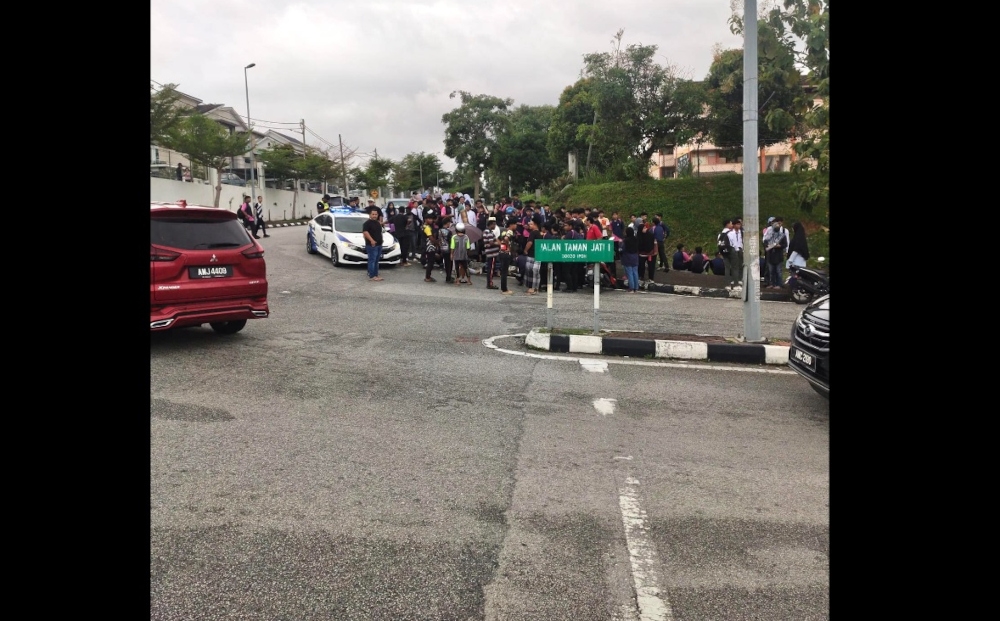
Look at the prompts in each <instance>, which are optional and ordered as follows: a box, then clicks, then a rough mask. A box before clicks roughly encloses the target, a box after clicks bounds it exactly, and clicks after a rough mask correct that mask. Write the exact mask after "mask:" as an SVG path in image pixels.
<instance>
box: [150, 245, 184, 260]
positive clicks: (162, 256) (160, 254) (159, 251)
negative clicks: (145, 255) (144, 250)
mask: <svg viewBox="0 0 1000 621" xmlns="http://www.w3.org/2000/svg"><path fill="white" fill-rule="evenodd" d="M179 256H181V255H180V253H179V252H174V251H172V250H165V249H163V248H157V247H156V246H154V245H152V244H150V245H149V260H150V261H173V260H174V259H176V258H177V257H179Z"/></svg>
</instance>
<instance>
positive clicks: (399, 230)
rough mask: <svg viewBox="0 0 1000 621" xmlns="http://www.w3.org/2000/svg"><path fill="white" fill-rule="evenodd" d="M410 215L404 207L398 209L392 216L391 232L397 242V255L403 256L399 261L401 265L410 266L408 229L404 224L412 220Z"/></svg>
mask: <svg viewBox="0 0 1000 621" xmlns="http://www.w3.org/2000/svg"><path fill="white" fill-rule="evenodd" d="M411 218H412V216H410V215H409V214H408V213H406V210H405V209H400V210H399V211H398V212H397V213H396V214H394V215H393V216H392V220H390V222H392V229H393V230H392V234H393V235H394V236H395V237H396V241H398V242H399V256H401V257H403V260H402V262H401V263H400V264H401V265H402V266H403V267H409V266H410V231H409V230H407V228H406V225H407V223H408V222H412V219H411Z"/></svg>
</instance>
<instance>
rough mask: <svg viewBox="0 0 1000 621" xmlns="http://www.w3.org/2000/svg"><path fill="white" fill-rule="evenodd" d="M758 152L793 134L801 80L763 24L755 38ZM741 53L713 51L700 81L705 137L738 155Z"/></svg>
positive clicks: (788, 52)
mask: <svg viewBox="0 0 1000 621" xmlns="http://www.w3.org/2000/svg"><path fill="white" fill-rule="evenodd" d="M757 48H758V51H757V58H758V70H757V85H758V86H757V103H758V119H759V120H760V121H761V122H759V123H758V129H757V136H758V147H762V146H767V145H772V144H777V143H779V142H782V141H785V140H787V139H788V138H789V137H790V136H791V135H793V133H794V130H795V127H796V125H797V122H798V120H799V119H800V118H801V114H800V110H799V102H800V101H801V98H802V95H803V93H804V91H803V88H802V76H801V74H800V73H799V71H798V69H797V68H796V67H795V55H794V50H793V49H792V48H791V46H789V45H787V43H786V42H784V41H782V40H781V39H779V38H778V34H777V32H776V31H775V30H774V28H773V27H771V26H770V24H768V23H766V22H759V23H758V35H757ZM743 83H744V77H743V50H742V49H731V50H723V51H717V52H716V54H715V56H714V59H713V61H712V66H711V68H710V69H709V72H708V76H707V77H706V78H705V89H706V103H707V104H708V106H709V115H708V118H707V125H708V127H707V130H708V132H707V133H708V136H709V138H710V139H711V140H712V142H713V143H715V144H716V146H719V147H722V148H724V149H732V150H734V151H739V150H740V149H741V148H742V146H743V95H744V91H743Z"/></svg>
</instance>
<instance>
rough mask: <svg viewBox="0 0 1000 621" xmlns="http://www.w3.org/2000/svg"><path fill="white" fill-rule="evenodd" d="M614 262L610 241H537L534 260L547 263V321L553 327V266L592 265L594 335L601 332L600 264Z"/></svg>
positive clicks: (612, 246) (613, 251) (613, 246)
mask: <svg viewBox="0 0 1000 621" xmlns="http://www.w3.org/2000/svg"><path fill="white" fill-rule="evenodd" d="M614 260H615V244H614V242H613V241H611V240H610V239H596V240H570V239H539V240H538V241H537V242H536V246H535V261H537V262H539V263H548V264H549V274H548V278H549V292H548V294H549V296H548V309H547V311H546V312H547V321H548V324H549V325H548V327H549V328H551V327H552V291H553V288H554V287H553V280H554V276H553V270H554V266H553V265H552V264H553V263H586V264H589V263H591V262H593V263H594V334H599V333H600V309H601V263H600V262H601V261H614Z"/></svg>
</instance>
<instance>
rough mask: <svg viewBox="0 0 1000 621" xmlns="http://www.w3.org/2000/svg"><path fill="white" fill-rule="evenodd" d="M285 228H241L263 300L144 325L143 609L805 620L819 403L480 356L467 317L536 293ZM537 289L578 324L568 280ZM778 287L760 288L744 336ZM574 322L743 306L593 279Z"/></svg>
mask: <svg viewBox="0 0 1000 621" xmlns="http://www.w3.org/2000/svg"><path fill="white" fill-rule="evenodd" d="M305 234H306V233H305V227H289V228H283V229H276V230H274V231H273V232H272V234H271V237H270V238H269V239H263V240H261V241H262V243H263V244H264V247H265V248H266V251H267V252H266V259H267V262H268V278H269V281H270V295H269V298H270V304H271V310H272V316H271V317H270V318H268V319H264V320H252V321H250V322H249V323H248V325H247V327H246V328H245V329H244V330H243V331H242V332H240V333H239V334H237V335H234V336H231V337H219V336H217V335H215V334H214V333H213V332H212V331H211V330H210V329H209V328H208V327H207V326H206V327H204V328H195V329H190V330H181V331H177V332H174V333H167V334H161V335H152V336H151V338H150V366H151V395H150V397H151V408H150V416H151V452H150V466H151V468H150V475H151V490H152V493H151V503H150V504H151V524H152V531H151V532H152V534H151V542H150V568H151V592H150V595H151V608H150V618H151V619H154V620H166V619H178V620H179V619H185V620H187V619H226V620H230V619H232V620H237V619H239V620H258V619H259V620H268V621H273V620H278V619H287V620H306V619H309V620H312V619H316V620H319V619H403V620H410V619H413V620H418V619H419V620H423V619H427V620H430V619H454V620H461V621H466V620H470V619H489V620H500V619H505V620H506V619H510V620H515V619H539V620H558V619H567V620H569V619H572V620H573V621H585V620H591V619H593V620H598V619H622V620H625V619H635V620H638V619H643V620H646V619H649V620H652V619H674V620H683V621H696V620H709V619H713V620H726V621H730V620H743V619H746V620H749V619H761V620H764V619H767V620H774V621H783V620H787V621H793V620H794V621H804V620H812V619H827V618H828V617H829V505H828V493H829V435H828V434H829V406H828V402H827V401H826V400H825V399H823V398H821V397H820V396H818V395H817V394H816V393H814V392H813V391H812V389H810V387H809V385H808V383H807V382H806V381H805V380H804V379H802V378H800V377H798V376H797V375H794V374H789V373H787V372H784V371H783V370H781V369H777V370H775V369H770V372H762V368H759V367H752V368H750V367H738V366H728V365H711V364H704V365H689V368H685V365H682V364H674V365H663V364H657V363H654V362H651V361H624V360H609V359H606V358H601V357H581V356H568V355H567V356H562V359H560V360H548V359H544V358H542V357H528V356H519V355H511V354H505V353H502V352H499V351H497V350H494V349H490V348H487V347H485V346H484V345H483V343H482V340H483V339H485V338H488V337H491V336H495V335H506V334H519V333H524V332H526V331H527V330H528V329H529V328H531V327H537V326H544V325H545V318H546V314H545V296H544V295H537V296H530V297H529V296H525V295H515V296H501V295H500V294H499V292H498V291H491V290H487V289H486V288H485V282H484V279H483V277H474V278H475V282H476V284H475V286H472V287H469V286H453V285H447V284H445V283H444V278H443V277H441V278H439V282H437V283H432V284H428V283H424V282H423V281H422V279H423V272H422V270H421V269H420V268H419V267H416V266H415V267H409V268H391V269H385V268H383V276H384V278H385V280H384V281H383V282H380V283H372V282H369V281H368V279H367V277H366V275H365V272H364V268H360V267H358V268H353V267H351V268H334V267H333V266H332V265H331V264H330V262H329V261H328V260H326V259H324V258H321V257H319V256H315V255H307V254H306V252H305V248H304V245H305ZM517 290H518V291H519V292H520V291H523V289H517ZM556 304H557V308H558V311H557V325H559V326H564V327H591V326H592V324H593V311H592V304H593V297H592V296H591V295H581V294H576V295H572V294H570V295H562V296H558V297H557V298H556ZM799 310H801V307H798V306H795V305H793V304H788V303H777V302H773V303H772V302H763V303H762V304H761V315H762V332H763V334H764V335H765V336H772V337H778V338H786V339H787V338H788V332H789V328H790V326H791V323H792V321H793V320H794V318H795V316H796V315H797V314H798V312H799ZM601 321H602V326H601V327H603V328H612V329H627V330H633V329H640V330H649V331H658V332H682V333H702V334H719V335H736V334H738V333H739V332H742V322H743V311H742V306H741V303H740V302H739V301H736V300H724V299H703V298H692V297H683V296H669V295H658V294H649V295H638V296H637V295H628V294H625V293H617V292H616V293H608V294H607V295H602V297H601ZM522 340H523V339H519V338H505V339H498V340H497V341H496V343H497V344H498V345H500V346H502V347H503V348H506V349H511V350H517V351H522V352H523V351H526V350H524V347H523V344H522V343H521V341H522ZM535 355H537V354H535ZM581 359H583V363H581ZM607 362H610V363H609V364H602V363H607ZM626 362H632V364H622V363H626Z"/></svg>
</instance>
